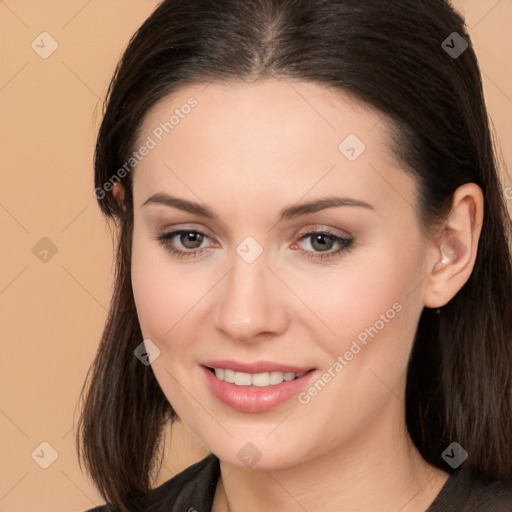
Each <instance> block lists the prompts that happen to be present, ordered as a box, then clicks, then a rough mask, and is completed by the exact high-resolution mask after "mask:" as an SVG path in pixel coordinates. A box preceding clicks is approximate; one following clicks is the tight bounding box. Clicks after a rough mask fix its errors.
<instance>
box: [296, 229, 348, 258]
mask: <svg viewBox="0 0 512 512" xmlns="http://www.w3.org/2000/svg"><path fill="white" fill-rule="evenodd" d="M307 239H309V246H310V247H311V248H312V250H310V249H301V252H302V254H303V255H304V256H306V257H308V258H310V259H319V260H325V259H331V258H334V257H335V256H339V255H340V254H341V253H343V252H345V251H350V250H351V248H352V246H353V243H354V239H353V238H343V237H341V236H338V235H335V234H334V233H332V232H331V231H330V230H329V229H323V230H315V231H310V232H308V233H305V234H304V235H302V236H301V237H300V238H299V241H303V240H307ZM292 247H297V245H296V244H294V245H293V246H292ZM335 247H337V248H336V249H335V250H332V249H333V248H335Z"/></svg>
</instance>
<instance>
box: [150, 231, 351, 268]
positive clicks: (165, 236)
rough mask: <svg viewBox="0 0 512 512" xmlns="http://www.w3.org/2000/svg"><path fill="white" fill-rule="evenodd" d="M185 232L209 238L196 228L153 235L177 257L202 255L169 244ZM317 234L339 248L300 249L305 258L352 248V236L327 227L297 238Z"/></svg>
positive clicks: (328, 257)
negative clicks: (324, 236) (320, 250)
mask: <svg viewBox="0 0 512 512" xmlns="http://www.w3.org/2000/svg"><path fill="white" fill-rule="evenodd" d="M186 233H197V234H199V235H203V236H204V237H206V238H209V237H208V236H207V235H206V234H205V233H203V232H202V231H199V230H196V229H178V230H175V231H171V232H169V233H161V234H158V235H157V236H156V237H155V240H157V241H158V242H160V243H161V244H162V245H163V246H164V247H165V248H166V249H167V250H168V251H169V252H170V253H171V254H173V255H175V256H177V257H178V258H197V257H199V256H201V255H203V254H204V253H205V252H208V250H207V249H205V248H203V249H192V250H187V251H182V250H180V249H176V247H174V246H173V245H171V241H172V239H173V238H174V237H176V236H178V235H182V234H186ZM318 234H321V235H327V236H328V237H330V238H331V239H332V240H333V242H334V243H338V244H339V245H340V247H339V249H337V250H335V251H330V252H327V251H325V252H319V251H308V250H306V249H300V251H301V253H302V255H303V256H306V257H307V258H309V259H311V260H320V261H323V260H324V259H326V260H331V259H332V258H334V257H336V256H337V255H341V253H343V252H350V251H351V249H352V248H353V247H352V246H353V242H354V239H353V238H342V237H340V236H337V235H335V234H334V233H332V232H331V231H330V230H329V229H322V230H313V231H308V232H307V233H305V234H303V235H301V236H300V238H299V239H298V240H299V241H302V240H304V239H306V238H308V237H311V236H313V235H318Z"/></svg>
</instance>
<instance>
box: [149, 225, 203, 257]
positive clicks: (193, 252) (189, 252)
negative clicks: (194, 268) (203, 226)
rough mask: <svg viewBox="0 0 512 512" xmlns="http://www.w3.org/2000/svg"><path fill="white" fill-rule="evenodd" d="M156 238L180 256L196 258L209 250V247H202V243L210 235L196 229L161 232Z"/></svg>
mask: <svg viewBox="0 0 512 512" xmlns="http://www.w3.org/2000/svg"><path fill="white" fill-rule="evenodd" d="M155 239H156V240H157V241H159V242H160V243H161V244H162V245H163V246H164V247H165V248H166V249H167V250H168V251H169V252H170V253H171V254H175V255H176V256H178V257H180V258H195V257H197V256H200V255H201V254H204V253H205V252H208V249H206V248H205V247H201V244H202V243H203V242H204V240H205V239H209V237H208V236H207V235H205V234H204V233H203V232H201V231H197V230H195V229H178V230H175V231H171V232H169V233H161V234H158V235H157V236H156V237H155ZM176 245H178V247H176Z"/></svg>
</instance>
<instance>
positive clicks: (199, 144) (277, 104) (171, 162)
mask: <svg viewBox="0 0 512 512" xmlns="http://www.w3.org/2000/svg"><path fill="white" fill-rule="evenodd" d="M389 137H390V131H389V127H388V125H387V124H386V122H385V120H384V118H383V116H382V114H381V113H379V112H377V111H375V110H374V109H372V108H370V107H368V106H367V105H365V104H364V103H361V102H359V101H357V100H355V99H354V98H352V97H350V96H349V95H347V94H345V93H343V92H342V91H339V90H333V89H329V88H326V87H323V86H321V85H319V84H316V83H311V82H309V83H308V82H298V81H292V80H289V79H286V80H284V79H283V80H276V79H268V80H264V81H258V82H254V83H244V82H231V83H225V82H222V83H217V82H212V83H210V84H194V85H190V86H186V87H184V88H182V89H180V90H178V91H176V92H174V93H173V94H171V95H169V96H168V97H166V98H164V99H163V100H161V101H160V102H159V103H158V104H157V105H155V106H154V107H153V108H152V109H150V111H149V112H148V113H147V115H146V116H145V118H144V120H143V123H142V124H141V128H140V131H139V136H138V140H137V143H136V149H137V148H139V147H141V146H143V145H144V144H147V145H150V146H151V149H150V151H147V152H146V153H147V155H146V156H145V157H144V158H142V159H141V161H140V163H138V164H137V166H136V170H135V173H134V190H135V189H140V190H142V191H143V193H144V194H145V195H147V194H151V193H156V192H159V191H160V188H161V187H162V186H168V187H170V188H174V187H178V188H180V189H183V187H185V189H186V188H187V185H188V189H189V190H188V191H187V190H185V189H183V190H184V192H186V194H187V195H190V192H191V191H190V189H191V188H193V190H192V192H193V193H195V194H196V195H197V196H198V197H201V195H205V196H208V195H209V194H211V193H212V192H219V193H220V192H222V193H224V194H226V195H227V196H228V197H229V198H230V199H231V200H232V199H233V196H235V195H237V194H238V195H240V194H242V193H243V194H245V195H246V196H247V197H248V198H249V197H250V196H251V195H254V197H256V196H258V195H260V197H261V194H269V193H271V192H276V191H277V192H279V193H280V194H281V195H283V194H284V195H285V196H286V195H287V191H288V190H290V191H291V193H290V194H288V196H289V197H287V198H286V199H287V200H288V201H292V202H293V201H294V200H295V201H296V200H298V199H299V197H300V196H299V197H297V195H298V194H300V195H303V194H305V193H307V192H308V190H309V191H311V190H312V189H313V188H320V189H323V190H322V192H325V191H328V190H329V189H330V188H331V187H336V188H339V187H340V185H343V187H344V188H345V189H346V190H350V189H351V188H352V189H353V190H354V186H356V185H357V184H359V185H358V186H359V188H361V187H364V188H367V189H372V188H373V189H375V190H378V188H379V187H382V178H381V177H380V176H379V173H378V172H376V171H375V167H376V166H377V167H379V168H381V169H383V168H384V167H389V166H391V167H395V168H397V167H398V164H397V162H396V161H395V159H394V158H393V155H391V152H390V151H389V149H388V147H387V144H388V142H389V140H390V138H389ZM354 155H355V156H356V157H357V158H355V159H354V158H353V157H354ZM178 182H179V183H178ZM283 198H284V196H283ZM140 199H141V200H142V199H143V198H142V197H141V198H140Z"/></svg>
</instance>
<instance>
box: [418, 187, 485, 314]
mask: <svg viewBox="0 0 512 512" xmlns="http://www.w3.org/2000/svg"><path fill="white" fill-rule="evenodd" d="M483 216H484V198H483V193H482V189H481V188H480V187H479V186H478V185H476V184H475V183H466V184H465V185H462V186H461V187H459V188H458V189H457V190H456V191H455V193H454V195H453V200H452V208H451V210H450V214H449V216H448V218H447V219H446V221H445V223H444V226H443V229H442V230H441V233H440V234H439V235H438V236H437V237H435V239H434V240H433V241H432V243H431V244H430V245H429V249H428V251H429V253H428V257H427V264H428V269H429V270H430V274H429V276H428V277H427V279H426V280H425V281H424V288H423V302H424V304H425V306H426V307H428V308H439V307H441V306H444V305H445V304H447V303H448V302H449V301H450V300H451V299H452V298H453V297H454V296H455V295H456V294H457V292H458V291H459V290H460V289H461V288H462V287H463V286H464V284H465V283H466V282H467V280H468V279H469V276H470V275H471V272H472V271H473V267H474V266H475V260H476V255H477V249H478V240H479V239H480V233H481V229H482V222H483Z"/></svg>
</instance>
